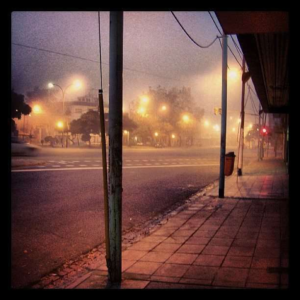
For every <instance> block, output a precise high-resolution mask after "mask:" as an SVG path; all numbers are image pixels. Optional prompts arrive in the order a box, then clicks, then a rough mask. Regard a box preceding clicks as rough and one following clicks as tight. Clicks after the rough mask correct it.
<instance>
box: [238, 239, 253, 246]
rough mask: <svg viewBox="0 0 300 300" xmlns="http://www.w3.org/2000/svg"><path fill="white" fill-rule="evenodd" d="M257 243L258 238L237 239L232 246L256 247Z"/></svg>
mask: <svg viewBox="0 0 300 300" xmlns="http://www.w3.org/2000/svg"><path fill="white" fill-rule="evenodd" d="M256 243H257V240H256V239H255V240H248V239H235V240H234V241H233V243H232V246H236V247H254V246H255V245H256Z"/></svg>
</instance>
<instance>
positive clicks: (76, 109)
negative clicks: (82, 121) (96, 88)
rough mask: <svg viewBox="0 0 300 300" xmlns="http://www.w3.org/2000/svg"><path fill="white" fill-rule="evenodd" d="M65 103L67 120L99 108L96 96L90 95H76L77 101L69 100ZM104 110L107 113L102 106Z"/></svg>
mask: <svg viewBox="0 0 300 300" xmlns="http://www.w3.org/2000/svg"><path fill="white" fill-rule="evenodd" d="M65 105H66V114H67V115H68V118H69V122H71V121H72V120H77V119H79V118H80V117H81V116H82V114H84V113H86V112H88V111H89V110H94V111H98V109H99V103H98V97H95V96H90V95H88V96H83V97H78V98H77V101H69V102H66V103H65ZM104 112H105V113H108V108H107V107H104Z"/></svg>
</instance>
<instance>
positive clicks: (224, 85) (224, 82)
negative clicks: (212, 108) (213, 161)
mask: <svg viewBox="0 0 300 300" xmlns="http://www.w3.org/2000/svg"><path fill="white" fill-rule="evenodd" d="M226 118H227V35H224V36H223V47H222V119H221V149H220V178H219V198H224V190H225V174H224V170H225V152H226Z"/></svg>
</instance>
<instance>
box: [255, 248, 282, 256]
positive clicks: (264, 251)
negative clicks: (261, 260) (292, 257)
mask: <svg viewBox="0 0 300 300" xmlns="http://www.w3.org/2000/svg"><path fill="white" fill-rule="evenodd" d="M254 256H255V257H265V258H279V257H280V249H279V248H269V247H256V249H255V252H254Z"/></svg>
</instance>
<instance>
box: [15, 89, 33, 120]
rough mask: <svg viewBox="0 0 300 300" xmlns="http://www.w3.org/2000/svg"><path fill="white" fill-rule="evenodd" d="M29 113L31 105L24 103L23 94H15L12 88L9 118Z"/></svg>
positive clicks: (19, 117)
mask: <svg viewBox="0 0 300 300" xmlns="http://www.w3.org/2000/svg"><path fill="white" fill-rule="evenodd" d="M30 113H31V107H30V106H29V105H28V104H26V103H25V97H24V95H21V94H17V93H15V92H14V91H13V90H12V91H11V118H12V119H15V118H18V119H19V120H20V119H21V116H22V114H23V115H29V114H30Z"/></svg>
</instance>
